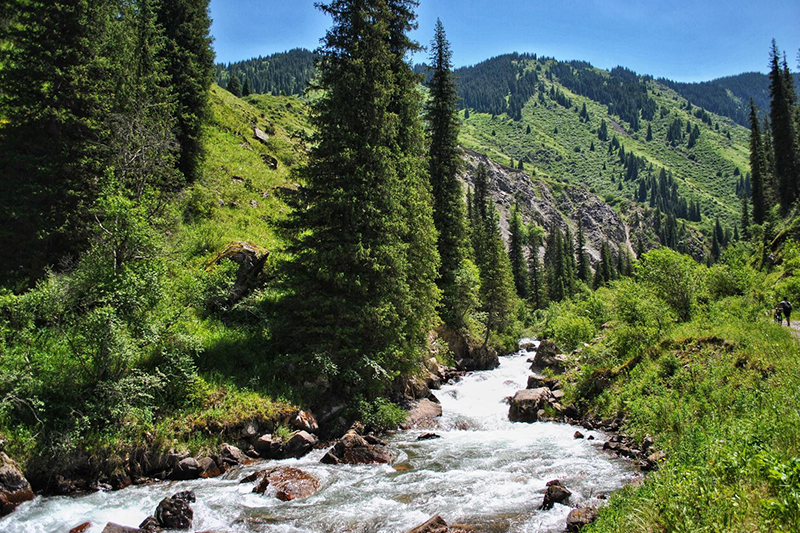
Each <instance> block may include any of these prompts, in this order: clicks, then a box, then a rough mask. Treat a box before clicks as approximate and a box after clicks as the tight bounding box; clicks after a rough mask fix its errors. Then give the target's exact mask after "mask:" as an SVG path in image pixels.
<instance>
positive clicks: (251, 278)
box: [207, 241, 269, 306]
mask: <svg viewBox="0 0 800 533" xmlns="http://www.w3.org/2000/svg"><path fill="white" fill-rule="evenodd" d="M268 258H269V252H268V251H267V250H265V249H264V248H261V247H260V246H257V245H255V244H252V243H249V242H244V241H235V242H232V243H230V244H228V245H227V246H226V247H225V248H224V249H223V250H222V251H220V252H219V253H218V254H217V255H215V256H214V258H213V259H212V260H211V261H209V263H208V266H207V269H210V268H212V266H213V265H216V264H217V263H219V262H220V261H222V260H223V259H230V260H231V261H233V262H234V263H236V264H237V265H239V268H238V269H237V270H236V281H234V283H233V286H232V287H231V288H230V290H229V291H228V298H227V300H225V301H218V302H214V303H215V304H216V305H218V306H220V305H233V304H235V303H237V302H239V301H240V300H242V298H244V297H245V296H247V295H248V294H250V293H251V292H252V291H253V290H254V289H256V288H258V287H259V286H260V285H261V284H262V283H264V281H265V275H264V265H265V264H266V262H267V259H268Z"/></svg>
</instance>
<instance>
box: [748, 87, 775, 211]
mask: <svg viewBox="0 0 800 533" xmlns="http://www.w3.org/2000/svg"><path fill="white" fill-rule="evenodd" d="M750 175H751V177H750V179H751V183H752V193H751V194H752V196H753V222H755V223H756V224H763V223H764V220H765V218H766V216H767V212H768V211H769V207H770V199H771V198H772V191H770V190H769V183H770V180H769V179H768V177H767V176H768V170H767V165H766V161H765V157H764V145H763V142H762V139H761V128H760V127H759V120H758V113H757V111H756V106H755V104H754V103H753V99H752V98H751V99H750Z"/></svg>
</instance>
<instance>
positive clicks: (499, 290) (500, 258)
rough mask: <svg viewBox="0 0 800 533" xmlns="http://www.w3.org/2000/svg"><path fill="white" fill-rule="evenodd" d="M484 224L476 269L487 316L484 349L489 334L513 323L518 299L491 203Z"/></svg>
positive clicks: (496, 215)
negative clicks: (481, 253)
mask: <svg viewBox="0 0 800 533" xmlns="http://www.w3.org/2000/svg"><path fill="white" fill-rule="evenodd" d="M483 224H484V230H483V234H484V236H485V247H484V250H485V253H484V257H483V261H482V263H481V264H480V265H479V267H480V270H481V300H482V302H483V306H482V309H483V311H484V312H485V313H486V338H485V339H484V342H483V345H484V347H485V346H486V345H487V343H488V342H489V335H490V334H491V332H493V331H502V330H503V329H505V328H506V327H507V326H508V325H509V324H510V323H511V322H512V321H513V311H514V308H515V307H516V305H517V301H518V300H517V297H516V294H515V292H514V276H513V274H512V272H511V263H510V261H509V258H508V254H507V253H506V247H505V244H503V236H502V234H501V233H500V219H499V215H498V214H497V210H496V209H495V207H494V204H492V203H491V202H490V203H489V204H488V205H487V208H486V218H485V219H484V221H483Z"/></svg>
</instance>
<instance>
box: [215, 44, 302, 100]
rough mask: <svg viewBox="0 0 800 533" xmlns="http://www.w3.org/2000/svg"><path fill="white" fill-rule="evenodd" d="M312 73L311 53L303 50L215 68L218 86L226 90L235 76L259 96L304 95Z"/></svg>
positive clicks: (221, 64) (297, 49)
mask: <svg viewBox="0 0 800 533" xmlns="http://www.w3.org/2000/svg"><path fill="white" fill-rule="evenodd" d="M315 74H316V70H315V69H314V54H313V53H312V52H309V51H308V50H306V49H304V48H295V49H293V50H289V51H288V52H280V53H277V54H272V55H269V56H265V57H262V56H259V57H254V58H252V59H247V60H244V61H236V62H234V63H227V64H224V63H217V65H216V82H217V84H218V85H219V86H220V87H227V86H228V81H229V80H230V79H231V76H233V75H236V76H237V77H238V78H239V80H240V81H241V82H242V83H244V80H245V79H246V80H247V81H248V82H249V86H250V92H252V93H259V94H286V95H300V94H303V92H304V91H305V90H306V87H307V86H308V82H309V81H311V79H312V78H313V77H314V75H315Z"/></svg>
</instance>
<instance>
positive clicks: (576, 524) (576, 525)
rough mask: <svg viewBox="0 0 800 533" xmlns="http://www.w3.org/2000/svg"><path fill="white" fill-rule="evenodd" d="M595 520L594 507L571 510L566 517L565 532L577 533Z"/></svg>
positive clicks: (595, 511) (595, 510) (595, 512)
mask: <svg viewBox="0 0 800 533" xmlns="http://www.w3.org/2000/svg"><path fill="white" fill-rule="evenodd" d="M595 520H597V509H596V508H594V507H582V508H580V509H573V510H572V511H570V512H569V516H567V531H569V532H570V533H577V532H578V531H580V530H582V529H583V528H584V527H585V526H588V525H589V524H591V523H592V522H594V521H595Z"/></svg>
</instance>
